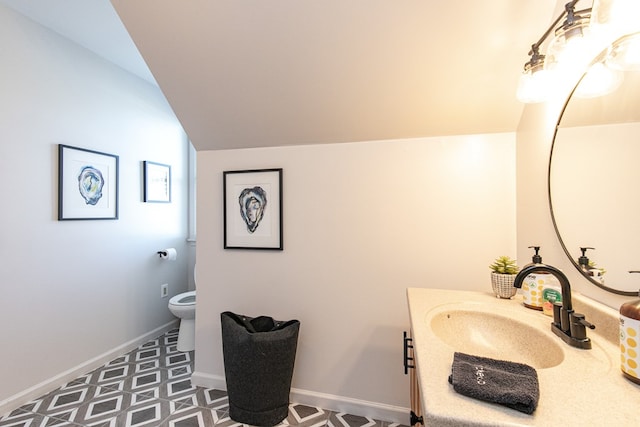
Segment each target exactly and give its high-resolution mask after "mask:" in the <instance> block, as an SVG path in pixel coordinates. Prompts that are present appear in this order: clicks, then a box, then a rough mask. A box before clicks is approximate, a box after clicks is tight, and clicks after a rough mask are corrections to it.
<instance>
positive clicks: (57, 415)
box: [0, 329, 404, 427]
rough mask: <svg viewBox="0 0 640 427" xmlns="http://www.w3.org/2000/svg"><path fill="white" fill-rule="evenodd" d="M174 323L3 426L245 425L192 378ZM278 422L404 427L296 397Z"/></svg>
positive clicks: (304, 426)
mask: <svg viewBox="0 0 640 427" xmlns="http://www.w3.org/2000/svg"><path fill="white" fill-rule="evenodd" d="M177 334H178V330H177V329H175V330H172V331H169V332H167V333H166V334H164V335H161V336H159V337H158V338H156V339H154V340H151V341H149V342H147V343H145V344H143V345H141V346H140V347H138V348H136V349H135V350H133V351H131V352H129V353H127V354H124V355H122V356H120V357H118V358H116V359H114V360H112V361H111V362H109V363H107V364H105V365H104V366H102V367H100V368H98V369H96V370H94V371H92V372H89V373H88V374H85V375H83V376H81V377H79V378H76V379H75V380H73V381H70V382H69V383H67V384H65V385H64V386H62V387H60V388H58V389H57V390H54V391H52V392H51V393H48V394H46V395H44V396H41V397H40V398H38V399H35V400H33V401H31V402H29V403H27V404H25V405H23V406H22V407H20V408H18V409H16V410H15V411H12V412H11V413H9V414H5V415H0V427H63V426H91V427H205V426H206V427H212V426H215V427H242V426H243V425H242V424H240V423H237V422H236V421H234V420H232V419H231V418H229V415H228V409H229V402H228V399H227V393H226V392H225V391H222V390H216V389H205V388H202V387H194V386H192V385H191V380H190V377H191V372H192V370H193V352H188V353H181V352H179V351H177V350H176V341H177V339H178V335H177ZM280 425H281V426H299V427H404V426H400V425H398V424H391V423H387V422H383V421H377V420H372V419H370V418H366V417H361V416H356V415H350V414H343V413H336V412H331V411H327V410H324V409H321V408H316V407H311V406H306V405H302V404H297V403H292V404H291V405H290V406H289V415H288V416H287V417H286V418H285V419H284V420H283V421H282V422H281V424H280Z"/></svg>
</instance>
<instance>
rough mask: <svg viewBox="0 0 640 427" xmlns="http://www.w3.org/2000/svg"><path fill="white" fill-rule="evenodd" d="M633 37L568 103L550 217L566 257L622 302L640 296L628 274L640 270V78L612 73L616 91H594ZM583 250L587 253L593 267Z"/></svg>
mask: <svg viewBox="0 0 640 427" xmlns="http://www.w3.org/2000/svg"><path fill="white" fill-rule="evenodd" d="M636 36H637V35H636ZM629 37H630V36H628V37H626V38H625V37H623V38H621V39H619V40H618V41H616V42H615V43H614V44H613V45H612V46H611V47H610V48H608V49H606V50H605V51H604V52H602V53H601V54H600V55H599V56H598V57H597V58H596V60H594V62H593V63H592V65H591V66H590V68H589V70H588V71H587V72H586V73H585V75H584V76H583V77H582V79H581V80H580V82H578V84H577V86H576V87H575V88H574V90H573V92H572V93H571V95H570V96H569V99H568V100H567V102H566V104H565V106H564V109H563V112H562V114H561V115H560V118H559V120H558V123H557V127H556V132H555V136H554V140H553V144H552V147H551V155H550V158H549V176H548V185H549V188H548V191H549V204H550V207H551V216H552V219H553V224H554V227H555V230H556V233H557V235H558V238H559V239H560V243H561V245H562V248H563V249H564V251H565V253H566V254H567V256H568V257H569V258H570V259H571V261H572V263H573V264H574V265H575V267H576V268H577V269H578V270H579V271H580V272H581V273H582V274H583V275H584V276H585V277H586V278H587V279H588V280H590V281H591V282H592V283H593V284H595V285H597V286H599V287H601V288H603V289H605V290H607V291H610V292H614V293H617V294H620V295H637V294H638V289H639V288H640V275H634V274H629V272H630V271H637V270H640V242H639V240H640V70H639V69H636V70H633V69H632V70H626V71H625V70H623V69H620V67H612V69H614V70H616V68H617V70H616V72H615V73H614V77H615V76H617V77H616V78H617V79H618V80H617V81H616V82H614V83H615V84H614V85H613V86H614V87H617V88H615V89H613V91H612V92H610V93H608V94H606V95H603V96H594V94H593V92H592V91H590V90H589V89H588V87H587V86H588V85H590V84H592V83H593V82H592V81H590V78H591V77H592V74H595V73H596V72H598V71H599V68H603V67H604V64H608V63H607V61H610V60H611V58H612V52H616V51H619V50H620V49H619V48H618V47H619V46H620V44H621V43H628V39H629ZM608 65H611V64H610V63H609V64H608ZM627 68H629V67H627ZM631 68H633V67H631ZM638 68H640V67H638ZM590 73H591V74H590ZM616 85H617V86H616ZM581 248H588V249H584V254H585V255H586V257H587V258H588V259H589V266H588V267H585V263H586V260H585V258H582V259H581V256H582V255H583V251H582V250H581Z"/></svg>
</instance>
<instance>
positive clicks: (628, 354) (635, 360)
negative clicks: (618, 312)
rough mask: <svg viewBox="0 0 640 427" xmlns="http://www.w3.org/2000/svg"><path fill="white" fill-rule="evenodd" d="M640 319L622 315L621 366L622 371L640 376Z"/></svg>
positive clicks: (636, 376) (633, 375)
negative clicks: (639, 368) (639, 345)
mask: <svg viewBox="0 0 640 427" xmlns="http://www.w3.org/2000/svg"><path fill="white" fill-rule="evenodd" d="M639 340H640V320H636V319H631V318H629V317H627V316H620V353H621V354H620V368H621V369H622V372H624V373H626V374H628V375H630V376H632V377H634V378H639V379H640V375H638V373H639V370H638V366H640V348H639V347H638V341H639Z"/></svg>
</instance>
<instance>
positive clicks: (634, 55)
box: [605, 32, 640, 71]
mask: <svg viewBox="0 0 640 427" xmlns="http://www.w3.org/2000/svg"><path fill="white" fill-rule="evenodd" d="M605 62H606V64H607V66H608V67H610V68H613V69H615V70H620V71H640V32H638V33H634V34H629V35H626V36H624V37H622V38H621V39H620V40H618V42H617V43H616V44H615V45H613V46H611V48H609V52H608V54H607V59H606V60H605Z"/></svg>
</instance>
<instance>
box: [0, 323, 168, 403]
mask: <svg viewBox="0 0 640 427" xmlns="http://www.w3.org/2000/svg"><path fill="white" fill-rule="evenodd" d="M178 322H179V320H178V319H175V320H172V321H171V322H168V323H166V324H164V325H162V326H160V327H159V328H156V329H154V330H152V331H150V332H147V333H146V334H144V335H141V336H139V337H137V338H134V339H132V340H131V341H129V342H126V343H124V344H122V345H120V346H118V347H116V348H114V349H111V350H109V351H107V352H104V353H102V354H100V355H98V356H96V357H94V358H93V359H91V360H87V361H86V362H83V363H81V364H79V365H76V366H74V367H72V368H70V369H68V370H66V371H64V372H61V373H60V374H58V375H56V376H55V377H52V378H49V379H47V380H45V381H42V382H41V383H39V384H36V385H34V386H33V387H30V388H28V389H26V390H23V391H21V392H20V393H17V394H14V395H13V396H11V397H9V398H8V399H5V400H3V401H0V415H3V414H6V413H9V412H11V411H13V410H14V409H16V408H19V407H21V406H22V405H24V404H25V403H28V402H30V401H32V400H33V399H36V398H38V397H40V396H42V395H45V394H47V393H49V392H51V391H53V390H55V389H57V388H58V387H60V386H62V385H64V384H66V383H68V382H69V381H71V380H73V379H75V378H78V377H79V376H81V375H84V374H86V373H87V372H91V371H92V370H94V369H96V368H99V367H100V366H102V365H104V364H105V363H107V362H109V361H111V360H113V359H115V358H116V357H118V356H120V355H122V354H124V353H128V352H129V351H131V350H133V349H134V348H136V347H138V346H140V345H141V344H144V343H145V342H147V341H149V340H150V339H153V338H155V337H157V336H159V335H162V334H164V333H165V332H167V331H170V330H171V329H173V328H175V327H177V325H178Z"/></svg>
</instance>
